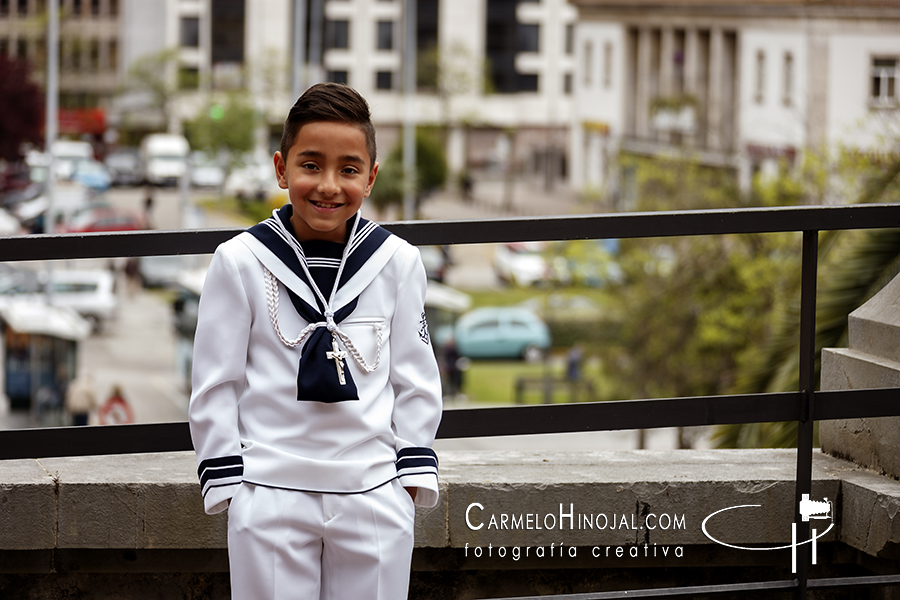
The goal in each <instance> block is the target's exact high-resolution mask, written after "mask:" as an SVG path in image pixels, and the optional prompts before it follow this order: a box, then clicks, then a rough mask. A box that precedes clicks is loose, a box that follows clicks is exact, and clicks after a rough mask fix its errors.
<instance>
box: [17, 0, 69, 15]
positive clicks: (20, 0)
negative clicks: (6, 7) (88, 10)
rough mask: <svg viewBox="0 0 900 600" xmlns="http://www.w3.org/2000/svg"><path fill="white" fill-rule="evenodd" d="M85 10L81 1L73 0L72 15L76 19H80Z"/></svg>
mask: <svg viewBox="0 0 900 600" xmlns="http://www.w3.org/2000/svg"><path fill="white" fill-rule="evenodd" d="M27 1H28V0H25V2H27ZM19 2H22V0H19ZM83 9H84V5H83V4H82V2H81V0H72V14H73V15H75V16H76V17H80V16H81V13H82V10H83Z"/></svg>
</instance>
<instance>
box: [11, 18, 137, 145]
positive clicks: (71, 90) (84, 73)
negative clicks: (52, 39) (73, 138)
mask: <svg viewBox="0 0 900 600" xmlns="http://www.w3.org/2000/svg"><path fill="white" fill-rule="evenodd" d="M59 5H60V9H61V19H60V44H59V65H60V79H59V107H60V114H59V130H60V133H62V134H71V135H92V136H95V137H96V138H97V139H98V140H99V138H100V137H101V136H102V135H103V133H104V131H105V129H106V107H107V106H108V104H109V101H110V100H111V98H112V96H113V95H114V94H115V92H116V86H117V84H118V73H119V59H120V53H119V47H120V42H119V16H120V15H119V9H120V0H59ZM0 54H5V55H7V56H9V57H11V58H15V59H20V60H27V61H29V62H30V63H31V65H32V69H33V71H34V76H35V79H36V81H37V82H38V83H40V85H42V86H43V85H44V81H45V72H46V65H47V1H46V0H0Z"/></svg>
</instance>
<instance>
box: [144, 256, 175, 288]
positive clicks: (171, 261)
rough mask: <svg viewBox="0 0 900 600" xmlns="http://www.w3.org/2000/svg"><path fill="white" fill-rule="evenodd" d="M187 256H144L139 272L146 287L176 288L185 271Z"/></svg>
mask: <svg viewBox="0 0 900 600" xmlns="http://www.w3.org/2000/svg"><path fill="white" fill-rule="evenodd" d="M186 259H187V257H185V256H142V257H141V260H140V263H139V266H138V272H139V273H140V275H141V282H142V283H143V284H144V287H148V288H164V287H175V285H177V284H178V282H179V280H180V278H181V274H182V273H183V272H184V271H185V264H186V262H185V261H186Z"/></svg>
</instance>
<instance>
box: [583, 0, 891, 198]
mask: <svg viewBox="0 0 900 600" xmlns="http://www.w3.org/2000/svg"><path fill="white" fill-rule="evenodd" d="M573 4H575V5H576V6H577V8H578V10H579V22H578V26H577V29H576V34H575V48H576V67H575V77H576V85H575V102H574V109H573V121H572V136H571V148H570V155H571V158H572V171H571V174H572V177H571V181H572V183H573V184H574V185H575V186H579V187H586V188H594V189H603V190H606V191H608V192H610V193H612V194H614V195H615V193H616V191H617V189H618V187H619V181H618V175H619V174H618V172H617V168H616V161H615V159H616V157H617V156H618V154H619V152H621V151H625V152H630V153H636V154H641V155H651V156H653V155H662V154H667V155H670V154H672V153H673V152H677V153H681V154H683V155H686V156H691V157H694V158H696V159H698V160H700V161H701V162H703V163H705V164H710V165H720V166H725V167H729V168H733V169H735V170H736V171H737V173H738V176H739V179H740V181H741V183H742V185H744V186H747V185H749V182H750V180H751V178H752V176H753V175H754V174H755V173H757V172H760V171H762V172H764V173H765V172H774V171H776V170H777V169H779V168H781V167H780V165H784V164H789V165H790V164H793V163H795V162H796V160H797V157H798V156H800V155H801V154H802V152H804V151H805V150H807V149H814V150H817V151H821V150H828V149H833V148H835V147H836V146H837V145H839V144H840V145H845V146H850V147H854V148H857V149H860V150H862V151H866V152H870V151H876V150H877V149H878V148H879V147H881V145H883V144H884V142H885V138H886V137H890V132H891V131H892V129H891V128H892V127H895V126H896V123H897V117H898V112H897V109H898V92H897V89H896V77H897V69H898V59H900V3H898V2H890V1H888V2H882V1H875V0H872V1H869V0H860V1H858V2H849V1H846V0H826V1H823V2H808V1H805V0H763V1H755V2H738V1H736V0H679V1H675V0H655V1H654V2H652V3H650V2H644V1H641V0H638V1H634V2H625V1H623V0H618V1H617V0H573ZM651 4H652V9H653V10H650V8H651ZM893 132H894V136H896V129H894V130H893Z"/></svg>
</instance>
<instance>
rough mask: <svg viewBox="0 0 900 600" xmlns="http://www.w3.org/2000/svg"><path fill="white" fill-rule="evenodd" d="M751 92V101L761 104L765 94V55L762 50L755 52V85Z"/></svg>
mask: <svg viewBox="0 0 900 600" xmlns="http://www.w3.org/2000/svg"><path fill="white" fill-rule="evenodd" d="M753 90H754V93H753V100H754V101H755V102H756V103H757V104H762V103H763V101H764V100H765V94H766V53H765V52H763V51H762V50H757V51H756V83H755V85H754V86H753Z"/></svg>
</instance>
